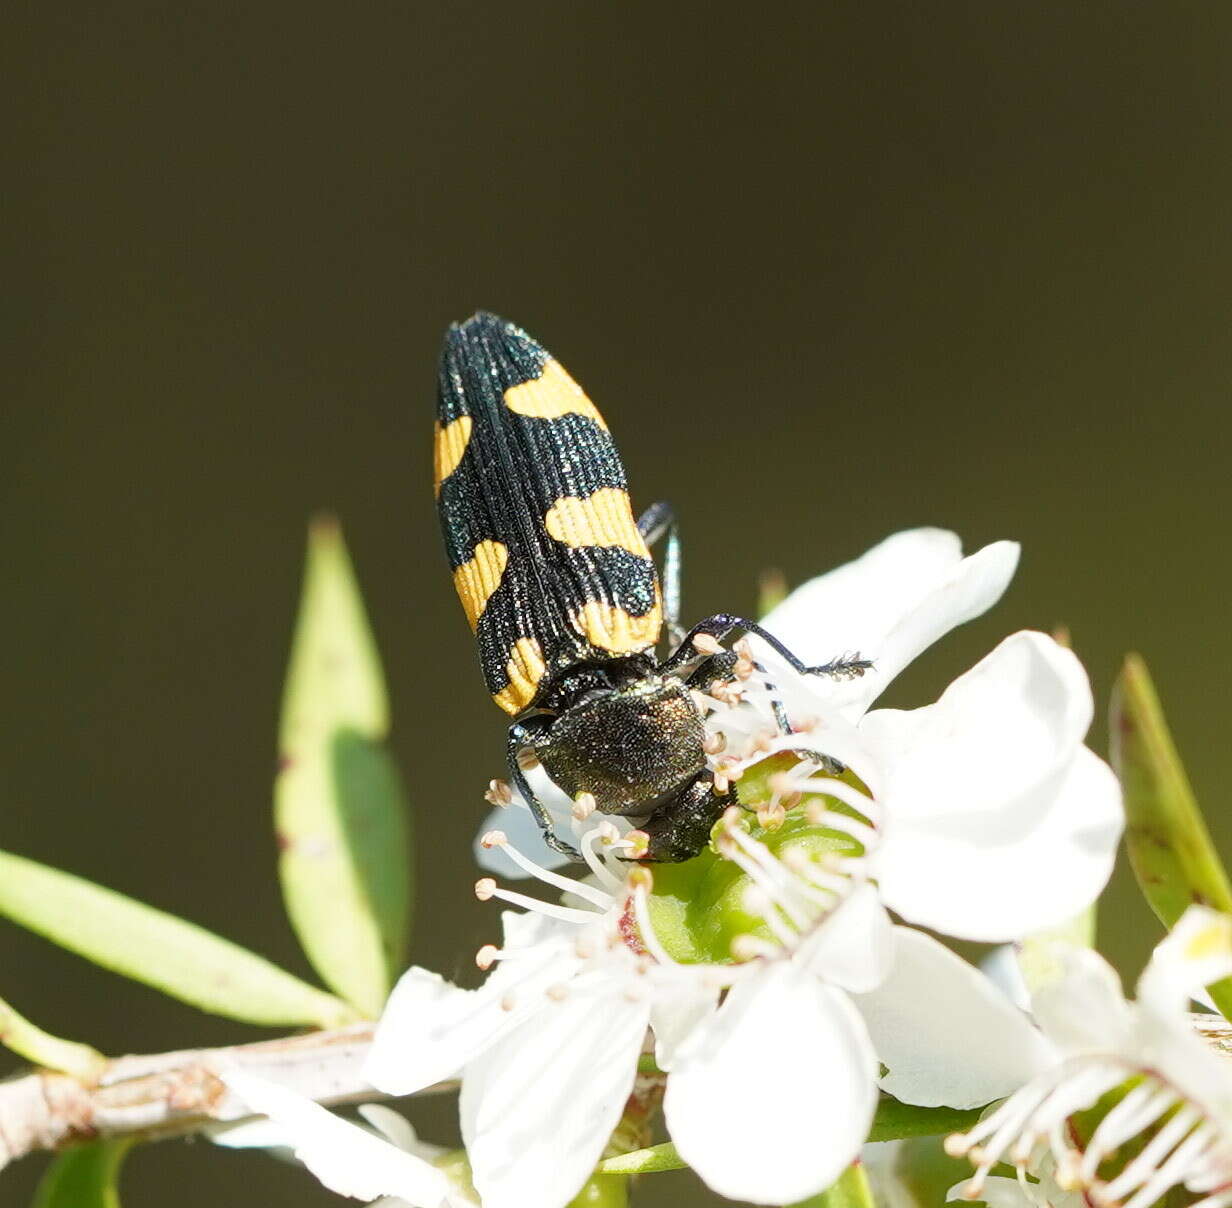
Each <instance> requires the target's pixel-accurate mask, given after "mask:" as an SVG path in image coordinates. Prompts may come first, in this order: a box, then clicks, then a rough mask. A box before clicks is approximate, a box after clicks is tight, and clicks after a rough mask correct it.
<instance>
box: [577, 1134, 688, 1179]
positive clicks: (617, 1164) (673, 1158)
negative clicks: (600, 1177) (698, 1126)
mask: <svg viewBox="0 0 1232 1208" xmlns="http://www.w3.org/2000/svg"><path fill="white" fill-rule="evenodd" d="M687 1166H688V1163H687V1162H686V1161H685V1160H684V1159H683V1158H682V1157H681V1156H680V1155H679V1154H678V1153H677V1152H676V1147H675V1145H673V1144H672V1143H671V1142H670V1141H666V1142H664V1143H663V1144H662V1145H651V1146H648V1147H647V1148H646V1149H635V1150H633V1151H632V1152H631V1153H622V1154H617V1155H616V1157H614V1158H607V1159H605V1160H604V1161H602V1162H600V1163H599V1165H598V1167H597V1170H598V1172H599V1173H600V1174H658V1173H659V1172H660V1171H663V1170H684V1169H685V1168H686V1167H687Z"/></svg>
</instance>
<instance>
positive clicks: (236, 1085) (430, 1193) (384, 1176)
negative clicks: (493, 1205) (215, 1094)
mask: <svg viewBox="0 0 1232 1208" xmlns="http://www.w3.org/2000/svg"><path fill="white" fill-rule="evenodd" d="M218 1076H219V1078H220V1079H221V1080H222V1081H223V1082H224V1083H225V1084H226V1086H227V1088H228V1089H229V1090H231V1091H233V1092H234V1093H235V1094H236V1095H237V1096H238V1097H239V1098H240V1099H241V1100H243V1102H244V1103H245V1104H246V1105H247V1106H248V1107H249V1109H251V1110H252V1111H253V1112H256V1113H259V1114H261V1115H263V1116H268V1117H269V1119H270V1120H271V1121H272V1122H273V1123H274V1125H275V1126H276V1127H277V1129H278V1131H279V1132H280V1134H281V1136H282V1137H283V1138H284V1139H285V1142H284V1143H285V1144H287V1145H288V1146H289V1147H290V1148H291V1149H293V1150H294V1152H295V1156H296V1157H297V1158H298V1159H299V1160H300V1161H301V1162H303V1164H304V1165H305V1166H306V1167H307V1168H308V1169H309V1170H310V1171H311V1172H312V1173H313V1174H314V1175H315V1176H316V1177H317V1178H318V1179H319V1180H320V1182H321V1183H322V1184H323V1185H324V1186H325V1187H327V1188H329V1190H330V1191H333V1192H336V1193H337V1194H338V1195H345V1196H350V1197H351V1198H353V1199H358V1200H376V1199H378V1198H379V1197H382V1196H392V1197H395V1199H397V1200H399V1201H401V1202H402V1203H403V1204H406V1205H409V1206H410V1208H459V1206H461V1205H464V1204H466V1203H467V1202H468V1201H467V1200H465V1199H463V1198H461V1197H459V1196H458V1195H456V1194H455V1193H454V1192H453V1191H452V1190H451V1186H450V1183H449V1180H448V1178H447V1177H446V1176H445V1174H444V1172H443V1171H441V1170H438V1169H437V1168H436V1167H435V1166H432V1165H431V1164H430V1163H428V1162H426V1161H424V1160H423V1159H422V1158H420V1157H416V1156H415V1155H414V1154H411V1153H408V1152H406V1151H405V1150H404V1149H402V1148H400V1147H399V1146H397V1145H394V1144H392V1143H391V1142H389V1141H383V1140H381V1138H380V1137H377V1136H374V1135H373V1134H372V1133H370V1132H368V1131H367V1130H366V1129H363V1128H360V1127H359V1126H358V1125H355V1124H351V1123H350V1122H349V1121H347V1120H343V1119H342V1118H341V1117H340V1116H335V1115H334V1114H333V1112H330V1111H327V1110H326V1109H325V1108H323V1107H321V1106H320V1104H317V1103H314V1102H313V1101H312V1100H311V1099H308V1098H305V1097H304V1096H303V1095H300V1094H297V1093H296V1092H294V1091H291V1090H288V1089H287V1088H286V1087H283V1086H279V1085H278V1084H277V1083H274V1082H270V1081H268V1080H267V1079H265V1078H259V1077H257V1076H255V1075H253V1074H248V1073H245V1072H243V1071H242V1070H238V1069H229V1070H220V1071H219V1074H218Z"/></svg>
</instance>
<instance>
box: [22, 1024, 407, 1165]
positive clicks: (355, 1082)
mask: <svg viewBox="0 0 1232 1208" xmlns="http://www.w3.org/2000/svg"><path fill="white" fill-rule="evenodd" d="M372 1032H373V1025H372V1024H357V1025H354V1026H352V1027H347V1028H338V1029H336V1030H333V1031H323V1032H310V1033H308V1034H306V1035H300V1036H286V1037H281V1038H280V1039H278V1040H267V1041H261V1042H259V1043H257V1044H241V1045H234V1046H231V1047H228V1048H219V1049H187V1050H184V1051H181V1052H178V1053H156V1054H153V1055H150V1056H136V1057H118V1058H116V1059H115V1060H114V1061H110V1062H108V1063H107V1066H106V1067H105V1069H104V1070H103V1072H102V1074H101V1075H100V1077H99V1078H98V1080H97V1082H95V1083H94V1084H92V1085H85V1084H83V1083H81V1082H79V1081H77V1080H76V1079H74V1078H70V1077H68V1076H67V1075H65V1074H54V1073H50V1072H48V1071H38V1072H35V1073H31V1074H26V1075H23V1076H20V1077H17V1078H14V1079H12V1080H10V1081H8V1082H4V1083H0V1168H3V1167H4V1166H6V1165H8V1163H9V1162H12V1161H14V1160H16V1159H17V1158H21V1157H24V1156H25V1155H27V1154H29V1153H33V1152H35V1151H36V1150H41V1149H60V1148H63V1147H64V1146H66V1145H73V1144H76V1143H78V1142H81V1141H89V1140H94V1139H95V1138H98V1137H139V1138H142V1139H153V1138H158V1137H168V1136H177V1135H182V1134H184V1133H190V1132H196V1131H199V1130H201V1129H202V1128H205V1127H208V1126H209V1125H210V1124H216V1123H221V1122H224V1121H232V1120H238V1119H242V1118H243V1117H244V1116H246V1115H248V1114H249V1113H248V1112H247V1110H246V1109H245V1107H244V1105H243V1104H242V1103H241V1102H240V1101H239V1100H238V1099H236V1097H235V1096H234V1095H233V1094H231V1093H230V1092H229V1091H228V1090H227V1088H226V1087H225V1086H224V1085H223V1084H222V1082H221V1081H220V1080H219V1079H218V1077H217V1071H218V1070H220V1069H223V1068H226V1067H228V1066H231V1067H236V1068H239V1069H243V1070H246V1071H248V1072H249V1073H253V1074H260V1075H262V1076H263V1077H267V1078H270V1079H273V1080H274V1081H277V1082H278V1083H280V1084H282V1085H283V1086H287V1087H289V1088H291V1089H293V1090H296V1091H298V1092H299V1093H300V1094H303V1095H307V1096H308V1097H309V1098H311V1099H315V1100H316V1101H317V1102H318V1103H348V1102H355V1101H358V1100H372V1099H381V1098H385V1097H386V1096H384V1095H382V1094H381V1093H380V1092H379V1091H376V1090H374V1089H373V1088H372V1087H371V1086H370V1085H369V1084H368V1083H367V1082H365V1081H364V1080H363V1078H361V1077H360V1068H361V1066H362V1064H363V1060H364V1058H365V1056H366V1055H367V1053H368V1048H369V1046H370V1045H371V1043H372Z"/></svg>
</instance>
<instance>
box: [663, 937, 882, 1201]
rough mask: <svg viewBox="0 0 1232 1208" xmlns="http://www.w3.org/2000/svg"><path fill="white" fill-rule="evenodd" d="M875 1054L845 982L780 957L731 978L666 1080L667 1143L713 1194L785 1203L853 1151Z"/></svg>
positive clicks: (872, 1081)
mask: <svg viewBox="0 0 1232 1208" xmlns="http://www.w3.org/2000/svg"><path fill="white" fill-rule="evenodd" d="M876 1074H877V1065H876V1059H875V1057H874V1054H873V1050H872V1046H871V1045H870V1044H869V1040H868V1035H867V1033H866V1032H865V1030H864V1026H863V1024H862V1023H861V1022H860V1017H859V1015H858V1014H857V1013H856V1011H855V1010H854V1009H853V1008H852V1005H851V1002H850V1001H849V1000H848V998H847V997H846V995H845V994H843V993H842V991H840V990H836V989H834V988H833V987H830V986H826V985H823V984H822V983H821V982H820V981H818V980H817V978H816V977H814V976H813V975H812V974H810V973H809V972H808V971H807V970H805V969H803V968H800V967H799V966H798V965H796V964H794V963H791V962H787V961H778V962H773V963H771V964H770V965H768V966H767V967H766V968H765V969H764V970H759V971H758V972H757V973H756V974H754V975H753V976H751V977H749V978H748V979H747V980H745V981H742V982H738V983H737V984H736V986H735V987H734V988H733V989H732V990H731V992H730V993H729V994H728V996H727V999H726V1001H725V1002H724V1003H723V1005H722V1006H721V1007H720V1008H719V1010H718V1011H717V1012H715V1014H714V1015H713V1016H712V1017H711V1018H710V1019H709V1020H708V1021H707V1022H706V1023H704V1024H703V1025H702V1026H701V1027H700V1028H698V1029H697V1030H696V1031H695V1032H694V1033H693V1036H692V1037H691V1039H690V1041H689V1043H688V1044H687V1045H685V1046H684V1048H683V1049H682V1050H681V1052H680V1053H679V1055H678V1060H677V1064H676V1066H675V1068H674V1069H673V1070H672V1073H671V1074H670V1075H669V1077H668V1080H667V1095H666V1099H665V1100H664V1111H665V1113H666V1117H667V1126H668V1131H669V1132H670V1133H671V1137H672V1140H673V1141H674V1142H675V1143H676V1148H677V1149H678V1150H679V1151H680V1155H681V1157H683V1158H684V1160H685V1161H686V1162H688V1163H689V1165H690V1166H692V1167H693V1169H694V1170H696V1171H697V1173H698V1174H699V1175H700V1176H701V1177H702V1179H704V1180H705V1182H706V1183H707V1184H708V1185H709V1186H710V1187H711V1188H713V1189H714V1190H715V1191H717V1192H718V1193H719V1194H720V1195H725V1196H728V1197H729V1198H731V1199H738V1200H749V1201H751V1202H753V1203H755V1204H788V1203H793V1202H794V1201H796V1200H801V1199H804V1198H805V1197H806V1196H810V1195H813V1194H815V1193H817V1192H819V1191H822V1190H824V1189H825V1188H826V1187H828V1186H830V1184H831V1183H833V1182H834V1180H835V1179H837V1178H838V1176H839V1175H840V1174H841V1173H842V1172H843V1170H844V1168H845V1167H846V1166H847V1164H848V1163H849V1162H851V1161H852V1160H853V1159H854V1158H855V1157H856V1156H857V1155H858V1153H859V1151H860V1146H861V1144H862V1143H863V1142H864V1139H865V1137H866V1136H867V1135H868V1129H869V1126H870V1124H871V1123H872V1119H873V1112H874V1109H875V1107H876V1102H877V1093H876Z"/></svg>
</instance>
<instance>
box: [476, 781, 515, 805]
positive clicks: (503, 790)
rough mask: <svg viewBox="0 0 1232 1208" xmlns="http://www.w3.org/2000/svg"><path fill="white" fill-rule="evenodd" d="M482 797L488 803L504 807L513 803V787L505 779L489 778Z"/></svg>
mask: <svg viewBox="0 0 1232 1208" xmlns="http://www.w3.org/2000/svg"><path fill="white" fill-rule="evenodd" d="M483 799H484V800H485V801H486V802H487V803H488V804H489V805H498V806H500V807H501V808H502V809H504V808H505V807H506V806H508V805H512V804H513V789H512V788H511V787H510V786H509V781H507V780H489V781H488V791H487V792H486V793H484V795H483Z"/></svg>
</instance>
